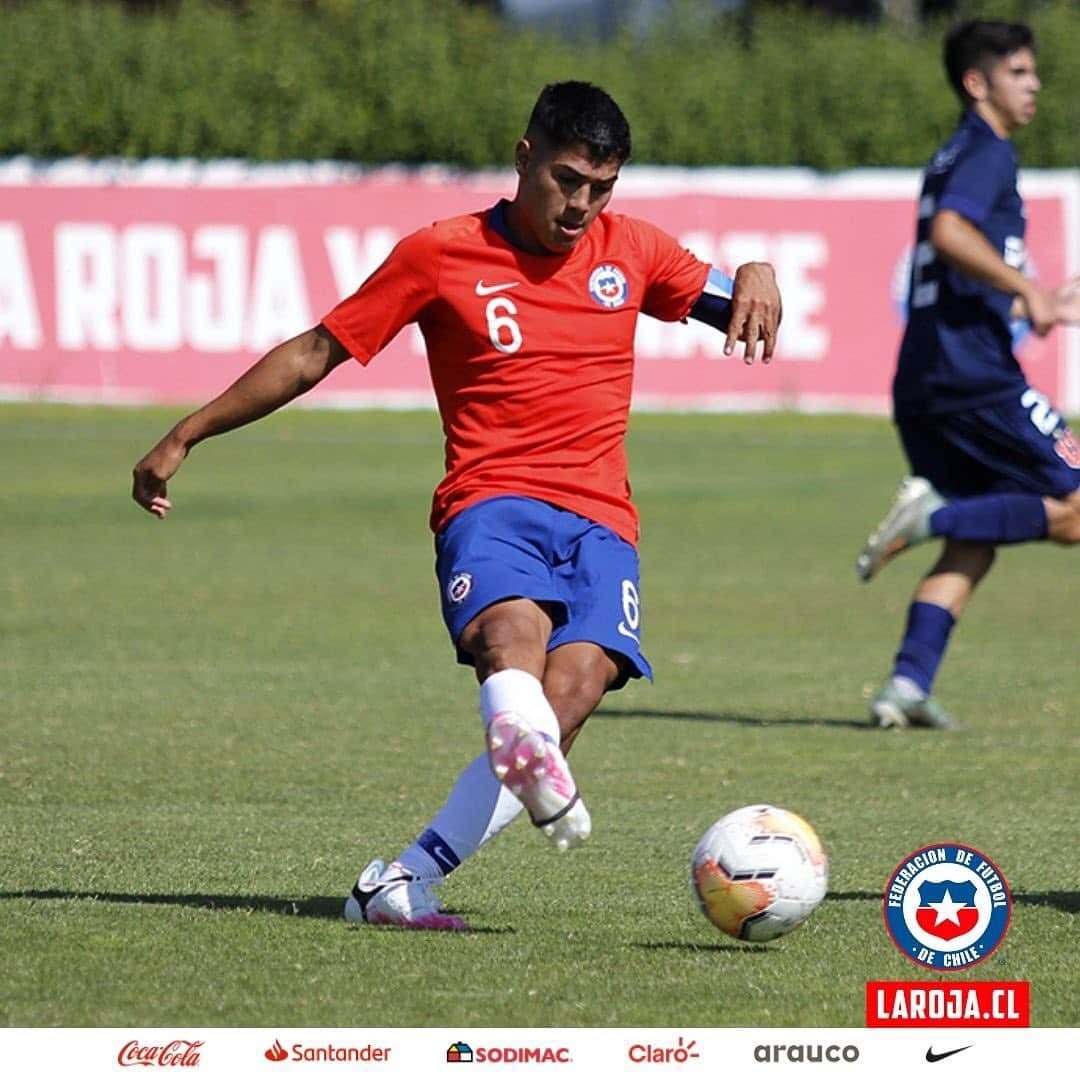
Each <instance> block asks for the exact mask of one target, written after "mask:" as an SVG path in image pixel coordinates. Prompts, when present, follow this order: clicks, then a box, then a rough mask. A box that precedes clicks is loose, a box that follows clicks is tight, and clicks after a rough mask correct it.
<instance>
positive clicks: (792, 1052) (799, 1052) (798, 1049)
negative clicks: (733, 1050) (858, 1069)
mask: <svg viewBox="0 0 1080 1080" xmlns="http://www.w3.org/2000/svg"><path fill="white" fill-rule="evenodd" d="M754 1060H755V1061H760V1062H762V1063H764V1064H772V1065H778V1064H780V1063H781V1062H785V1061H790V1062H792V1063H793V1064H795V1065H800V1064H802V1063H803V1062H804V1061H810V1062H814V1063H820V1062H823V1061H825V1062H829V1061H839V1062H843V1061H846V1062H848V1063H850V1062H853V1061H858V1060H859V1048H858V1047H857V1046H853V1045H851V1044H850V1043H849V1044H848V1045H847V1046H837V1045H836V1044H835V1043H831V1044H830V1045H828V1046H825V1045H824V1044H822V1043H790V1044H787V1043H773V1044H772V1045H769V1044H768V1043H760V1044H759V1045H757V1046H755V1047H754Z"/></svg>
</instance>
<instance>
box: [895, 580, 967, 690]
mask: <svg viewBox="0 0 1080 1080" xmlns="http://www.w3.org/2000/svg"><path fill="white" fill-rule="evenodd" d="M955 624H956V620H955V619H954V618H953V616H952V612H951V611H949V610H948V609H947V608H943V607H938V605H937V604H926V603H923V602H922V601H919V600H916V601H915V602H914V603H913V604H912V605H911V607H909V608H908V619H907V629H906V630H905V631H904V640H903V641H902V642H901V643H900V651H899V652H898V653H897V654H896V666H895V667H894V668H893V675H896V676H900V677H902V678H905V679H910V680H911V681H912V682H913V683H915V684H916V685H917V686H918V687H919V688H920V689H921V690H922V691H923V692H924V693H926V694H929V693H930V686H931V684H932V683H933V681H934V676H935V675H936V674H937V669H938V665H939V664H940V663H941V658H942V656H944V655H945V646H946V645H948V643H949V634H950V633H951V632H952V628H953V626H954V625H955Z"/></svg>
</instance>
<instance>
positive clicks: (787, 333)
mask: <svg viewBox="0 0 1080 1080" xmlns="http://www.w3.org/2000/svg"><path fill="white" fill-rule="evenodd" d="M185 176H187V174H186V173H185V172H184V171H183V170H182V169H180V168H179V166H178V167H177V169H176V170H175V176H174V173H173V172H170V170H169V169H168V168H165V169H164V170H162V171H159V173H155V174H154V177H155V179H153V181H152V182H148V181H147V180H146V179H145V178H144V179H142V180H141V181H139V182H132V181H130V180H126V179H123V180H121V181H120V182H109V180H108V179H107V178H105V179H102V178H100V175H99V174H98V173H94V172H91V174H90V176H89V178H86V177H84V178H82V179H81V180H80V182H79V183H71V182H70V181H69V182H56V181H55V180H54V179H51V178H49V179H43V178H40V177H35V176H34V175H30V176H28V177H25V178H24V179H23V180H22V181H21V182H11V181H10V179H8V180H7V181H4V180H3V178H2V177H0V399H9V400H12V399H16V400H17V399H34V398H46V399H60V400H72V401H101V402H177V403H179V402H185V403H188V402H201V401H203V400H205V399H207V398H209V397H211V396H213V395H214V394H216V393H217V392H218V391H220V390H221V389H222V388H223V387H224V386H225V385H227V384H228V383H229V382H230V381H232V379H234V378H235V377H236V376H237V375H238V374H239V373H240V372H241V371H243V370H244V369H245V368H246V367H247V366H248V365H249V364H250V363H252V362H253V360H255V359H256V358H257V357H258V356H259V355H260V354H261V353H262V352H264V351H265V350H266V349H267V348H269V347H270V346H272V345H273V344H275V343H276V342H277V341H279V340H281V339H283V338H285V337H289V336H291V335H293V334H296V333H298V332H300V331H302V330H304V329H306V328H308V327H309V326H311V325H313V324H314V323H316V322H317V321H318V320H319V319H320V318H321V317H322V315H324V314H325V313H326V311H327V310H329V308H330V307H332V306H333V304H334V303H335V302H336V301H337V300H338V299H339V298H341V297H343V296H345V295H347V294H348V293H350V292H352V291H353V289H355V288H356V287H357V285H359V284H360V282H361V281H363V280H364V278H365V277H366V276H367V274H368V273H370V272H371V270H373V269H374V267H375V266H377V265H378V263H379V262H380V261H381V260H382V259H383V258H384V257H385V255H386V254H387V253H388V252H389V250H390V248H391V247H392V246H393V244H394V243H395V242H396V241H397V240H398V239H400V238H401V237H402V236H403V235H405V234H407V233H408V232H410V231H412V230H413V229H415V228H417V227H419V226H422V225H425V224H427V223H429V222H430V221H432V220H435V219H437V218H442V217H446V216H449V215H453V214H457V213H461V212H465V211H468V210H474V209H478V208H482V207H485V206H489V205H491V204H493V203H494V202H495V201H496V200H497V199H498V198H499V197H500V196H502V195H509V194H512V188H513V174H512V173H511V172H510V171H509V170H507V172H506V174H505V175H502V174H497V175H496V174H476V175H460V174H450V173H446V172H444V171H439V170H427V171H419V172H409V171H404V170H378V171H374V172H371V173H357V174H355V175H351V176H350V175H348V174H344V173H343V174H341V175H340V176H338V177H337V178H333V177H331V178H330V179H326V178H317V179H314V180H312V179H302V180H300V181H298V182H297V181H294V180H292V179H290V178H289V175H288V173H287V171H284V172H283V174H282V177H281V178H278V179H274V178H273V177H271V179H270V180H269V181H268V180H267V179H266V178H265V177H264V178H262V179H260V180H259V181H257V182H256V181H253V180H250V179H248V180H238V181H235V182H230V183H228V184H219V185H218V184H213V183H208V182H205V180H204V181H203V182H187V180H185V179H184V177H185ZM1024 187H1025V197H1026V201H1027V208H1028V249H1029V255H1030V259H1031V263H1032V266H1033V268H1034V270H1035V272H1037V274H1038V276H1039V277H1040V278H1041V279H1042V280H1044V281H1045V282H1047V283H1048V284H1057V283H1059V282H1060V281H1062V280H1063V279H1064V278H1065V277H1066V276H1068V275H1069V274H1070V273H1073V274H1074V273H1076V272H1077V271H1078V269H1080V255H1078V251H1077V247H1078V243H1080V242H1078V239H1077V234H1078V228H1077V223H1078V221H1080V214H1078V211H1077V207H1078V206H1080V173H1076V172H1064V173H1054V174H1041V175H1040V174H1036V175H1035V176H1033V177H1031V178H1030V179H1028V180H1027V181H1025V185H1024ZM917 189H918V176H917V174H916V173H914V172H911V173H908V172H904V173H894V172H888V173H869V174H845V175H841V176H839V177H836V178H822V177H817V176H815V175H813V174H811V173H807V172H803V171H800V170H791V171H762V172H727V171H701V172H692V171H682V170H648V169H627V170H626V171H625V174H624V176H623V178H622V179H621V180H620V183H619V188H618V190H617V192H616V196H615V200H614V203H613V204H612V209H614V210H617V211H619V212H622V213H626V214H632V215H636V216H640V217H643V218H647V219H648V220H650V221H652V222H654V223H656V224H657V225H659V226H661V227H662V228H665V229H666V230H668V231H669V232H671V233H672V234H673V235H675V236H677V237H678V238H679V239H680V240H681V241H682V243H683V244H684V245H685V246H686V247H688V248H690V249H691V250H693V251H694V252H695V253H696V254H697V255H698V256H699V257H700V258H702V259H704V260H706V261H709V262H712V263H714V264H715V265H717V266H719V267H721V268H723V269H727V270H731V269H733V268H734V267H735V266H737V265H738V264H739V263H741V262H745V261H747V260H749V259H765V260H768V261H770V262H772V263H773V264H774V265H775V267H776V270H777V274H778V277H779V281H780V286H781V290H782V292H783V296H784V307H785V312H784V324H783V327H782V329H781V337H780V345H779V349H778V356H777V359H776V360H775V361H774V362H773V364H771V365H770V366H768V367H762V366H761V365H757V364H755V365H753V366H747V365H745V364H743V363H742V361H741V359H739V358H730V357H729V358H724V357H723V356H722V354H721V346H722V343H723V341H722V338H721V336H720V335H718V334H717V333H716V332H715V331H714V330H712V329H710V328H709V327H707V326H703V325H698V324H694V323H690V324H688V325H680V324H673V325H669V324H664V323H659V322H656V321H654V320H652V319H649V318H642V319H641V320H640V323H639V328H638V338H637V352H638V369H637V377H636V383H635V391H636V399H637V403H638V405H639V406H641V407H646V408H649V407H652V408H671V409H713V410H722V409H737V410H752V409H774V408H793V409H799V410H803V411H817V410H829V411H860V412H886V411H887V409H888V392H889V383H890V379H891V376H892V369H893V364H894V360H895V355H896V349H897V345H898V342H899V336H900V333H901V330H902V311H901V306H902V293H903V285H904V282H905V280H906V272H905V268H906V262H907V258H908V256H909V250H910V244H911V239H912V235H913V230H914V219H915V197H916V194H917ZM1078 339H1080V332H1078V331H1075V330H1069V331H1060V330H1059V331H1056V332H1055V333H1053V334H1052V335H1051V336H1050V337H1048V338H1046V339H1044V340H1038V339H1036V338H1034V337H1033V336H1031V337H1029V338H1028V339H1027V340H1025V341H1023V342H1022V343H1021V345H1020V347H1019V354H1020V356H1021V359H1022V362H1023V364H1024V367H1025V370H1026V371H1027V373H1028V377H1029V381H1031V382H1032V383H1033V385H1035V386H1037V387H1038V388H1040V389H1041V390H1043V391H1044V392H1045V393H1046V394H1047V395H1048V396H1049V397H1050V398H1051V400H1053V401H1055V402H1056V403H1057V404H1058V405H1059V406H1060V407H1061V408H1063V409H1065V410H1066V411H1074V412H1075V411H1077V410H1080V341H1078ZM305 400H306V401H308V402H310V403H313V404H314V403H321V404H324V405H343V406H348V405H362V404H376V405H384V406H394V405H428V404H431V403H432V401H433V398H432V395H431V392H430V389H429V385H428V377H427V370H426V362H425V359H424V355H423V350H422V344H421V341H420V338H419V334H418V333H417V332H415V331H414V330H413V329H412V328H408V329H406V330H405V331H403V332H402V333H401V334H400V335H399V336H398V338H397V339H396V340H395V341H394V342H392V343H391V344H390V346H388V347H387V349H386V350H385V351H384V353H383V354H382V355H381V356H380V357H379V358H377V360H376V361H375V362H374V363H372V364H371V365H370V366H369V367H368V368H366V369H363V368H361V366H360V365H358V364H348V365H343V366H342V367H341V368H339V369H338V370H337V371H335V372H334V374H333V375H332V376H331V377H330V378H329V379H328V380H327V381H326V382H325V383H324V384H323V385H322V386H320V387H319V388H318V389H317V390H316V391H314V392H313V393H312V394H311V395H309V397H308V398H307V399H305Z"/></svg>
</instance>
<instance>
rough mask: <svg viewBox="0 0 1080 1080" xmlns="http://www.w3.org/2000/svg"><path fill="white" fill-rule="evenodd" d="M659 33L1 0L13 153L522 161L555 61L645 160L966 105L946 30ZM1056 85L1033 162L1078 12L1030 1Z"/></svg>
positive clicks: (912, 153)
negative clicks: (946, 48) (579, 33)
mask: <svg viewBox="0 0 1080 1080" xmlns="http://www.w3.org/2000/svg"><path fill="white" fill-rule="evenodd" d="M676 10H677V11H678V12H680V14H679V15H678V16H676V17H673V18H672V19H671V20H670V21H669V22H668V23H666V24H665V25H663V26H661V27H659V28H657V29H656V31H655V32H654V33H653V34H652V35H651V36H650V37H648V38H634V37H631V36H629V35H628V36H627V37H626V38H625V39H622V40H615V41H611V42H608V43H606V44H602V45H601V44H596V43H593V44H590V43H577V44H571V43H568V42H566V41H562V40H559V39H556V38H549V37H544V36H540V35H537V34H534V33H523V32H518V31H514V30H512V29H511V28H509V27H507V26H506V25H505V24H503V23H501V22H500V21H499V20H498V19H497V18H496V17H495V16H493V15H492V14H491V13H490V11H488V10H487V9H486V8H484V7H483V6H471V5H464V4H461V3H458V2H455V0H393V2H392V3H390V2H386V0H306V2H305V0H258V3H247V4H231V5H226V4H223V3H217V2H213V0H175V2H174V3H171V4H168V5H163V6H160V7H153V8H149V9H147V8H135V9H134V10H133V9H131V8H125V7H122V6H120V5H119V4H118V3H116V2H115V0H98V2H89V0H38V2H35V3H28V2H20V0H14V2H12V0H8V2H7V3H0V116H3V117H4V123H3V124H0V156H11V155H16V154H30V155H33V156H35V157H44V158H55V157H64V156H68V155H73V154H83V155H88V156H91V157H106V156H114V155H120V156H124V157H135V158H143V157H152V156H165V157H196V158H216V157H242V158H249V159H259V160H292V159H321V158H331V159H337V160H346V161H354V162H362V163H371V164H377V163H383V162H404V163H419V162H443V163H447V164H453V165H461V166H464V167H469V168H476V167H483V166H487V165H495V164H498V165H502V164H503V163H505V162H506V161H507V160H508V158H509V154H510V149H511V147H512V146H513V142H514V140H515V139H516V138H517V136H518V135H519V134H520V132H521V129H522V126H523V124H524V121H525V118H526V117H527V115H528V111H529V109H530V107H531V105H532V102H533V100H534V99H535V96H536V93H537V92H538V90H539V88H540V86H541V85H543V83H545V82H547V81H551V80H554V79H566V78H584V79H590V80H592V81H594V82H598V83H600V84H601V85H603V86H605V87H607V88H608V89H609V90H610V91H611V92H612V93H613V94H614V95H615V97H616V98H617V99H618V100H619V101H620V103H621V104H622V105H623V107H624V108H625V110H626V112H627V114H628V115H629V117H630V119H631V122H632V124H633V127H634V136H635V140H634V142H635V154H634V158H635V161H637V162H640V163H646V162H647V163H656V164H685V165H806V166H811V167H813V168H816V169H823V170H834V169H843V168H852V167H859V166H913V165H920V164H921V163H922V162H923V160H924V158H925V157H926V156H927V154H928V153H929V152H930V150H931V149H932V148H933V146H934V145H936V144H937V143H938V142H939V141H940V139H941V138H942V137H943V136H944V134H946V133H947V130H948V129H949V127H950V125H951V124H952V122H953V121H954V120H955V117H956V113H957V107H956V104H955V102H954V101H953V100H952V97H951V93H950V91H949V90H948V88H947V86H946V84H945V81H944V77H943V74H942V71H941V64H940V42H941V34H942V27H941V26H938V25H935V26H931V27H929V28H927V29H925V30H923V31H920V32H917V33H913V34H905V33H902V32H900V31H898V30H897V29H895V28H893V27H890V26H888V25H885V24H879V25H876V26H873V25H864V24H859V23H851V22H838V21H830V20H826V19H822V18H820V17H816V16H814V15H812V14H808V13H806V12H804V11H801V10H799V11H796V10H794V9H783V8H776V7H771V6H769V7H762V6H761V5H759V6H758V7H757V8H755V9H754V16H753V19H752V21H748V20H746V19H743V20H741V21H740V22H738V23H736V22H735V21H733V20H731V19H724V18H721V17H717V16H715V15H703V14H702V9H700V8H698V9H697V11H696V12H695V10H694V5H693V3H684V4H683V5H681V6H677V9H676ZM1030 18H1031V21H1032V22H1033V23H1034V25H1035V28H1036V33H1037V35H1038V40H1039V45H1040V54H1039V59H1040V70H1041V74H1042V76H1043V81H1044V84H1045V85H1046V93H1045V94H1044V96H1043V99H1042V102H1041V103H1040V116H1039V120H1038V122H1037V123H1036V124H1034V125H1032V127H1031V129H1030V130H1028V131H1025V132H1023V133H1022V134H1021V136H1020V138H1019V140H1018V141H1019V144H1020V147H1021V152H1022V156H1023V160H1024V164H1025V165H1027V166H1043V167H1053V166H1058V167H1072V166H1075V165H1076V163H1077V161H1078V159H1080V134H1078V132H1080V118H1078V115H1077V111H1076V98H1075V88H1076V87H1077V86H1080V9H1077V7H1076V6H1075V5H1074V4H1072V3H1070V0H1045V2H1043V3H1041V4H1040V5H1039V6H1038V7H1037V8H1036V9H1035V10H1034V13H1033V14H1032V15H1031V16H1030Z"/></svg>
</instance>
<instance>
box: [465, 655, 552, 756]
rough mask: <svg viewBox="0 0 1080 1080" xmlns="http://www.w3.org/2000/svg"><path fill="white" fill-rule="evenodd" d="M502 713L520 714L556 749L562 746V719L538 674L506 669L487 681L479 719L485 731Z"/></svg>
mask: <svg viewBox="0 0 1080 1080" xmlns="http://www.w3.org/2000/svg"><path fill="white" fill-rule="evenodd" d="M501 712H513V713H517V714H518V715H519V716H520V717H521V718H522V719H523V720H526V721H527V722H528V723H530V724H531V725H532V726H533V727H534V728H536V730H537V731H539V732H540V733H541V734H543V735H546V736H547V737H548V738H549V739H551V741H552V742H554V743H555V745H556V746H558V745H559V739H560V736H559V720H558V718H557V717H556V715H555V710H554V709H553V708H552V707H551V703H550V702H549V701H548V699H547V698H546V697H545V696H544V687H543V685H542V684H541V682H540V680H539V679H538V678H536V676H535V675H530V674H529V673H528V672H527V671H521V670H519V669H518V668H506V670H505V671H496V672H495V674H494V675H489V676H488V677H487V678H486V679H485V680H484V682H483V685H482V686H481V687H480V716H481V718H482V719H483V721H484V730H485V731H487V728H488V725H489V724H490V723H491V718H492V717H493V716H495V715H496V713H501Z"/></svg>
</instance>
